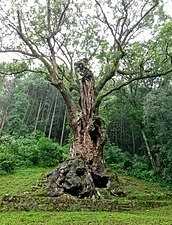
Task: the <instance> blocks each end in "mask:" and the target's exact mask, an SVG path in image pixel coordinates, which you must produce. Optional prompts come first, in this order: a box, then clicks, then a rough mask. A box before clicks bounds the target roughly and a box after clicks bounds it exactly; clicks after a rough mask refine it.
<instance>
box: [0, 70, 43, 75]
mask: <svg viewBox="0 0 172 225" xmlns="http://www.w3.org/2000/svg"><path fill="white" fill-rule="evenodd" d="M25 72H31V73H43V74H47V73H46V72H45V71H42V70H31V69H23V70H20V71H16V72H11V73H6V72H3V71H0V74H4V75H6V76H10V75H16V74H19V73H25Z"/></svg>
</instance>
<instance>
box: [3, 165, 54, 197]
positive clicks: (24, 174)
mask: <svg viewBox="0 0 172 225" xmlns="http://www.w3.org/2000/svg"><path fill="white" fill-rule="evenodd" d="M51 169H52V168H37V167H35V168H34V167H33V168H28V169H21V170H18V171H16V173H14V174H10V175H5V176H0V195H3V194H15V195H18V194H21V193H23V192H27V191H29V190H30V189H31V186H33V185H34V184H35V182H36V181H37V180H38V178H39V177H40V176H41V175H42V174H43V173H46V172H48V171H50V170H51Z"/></svg>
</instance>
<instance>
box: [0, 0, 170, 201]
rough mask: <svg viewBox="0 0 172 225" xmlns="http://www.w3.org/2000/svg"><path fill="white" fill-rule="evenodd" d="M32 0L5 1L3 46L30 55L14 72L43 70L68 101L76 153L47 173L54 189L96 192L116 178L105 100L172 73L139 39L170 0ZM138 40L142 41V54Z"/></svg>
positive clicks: (49, 191) (57, 191)
mask: <svg viewBox="0 0 172 225" xmlns="http://www.w3.org/2000/svg"><path fill="white" fill-rule="evenodd" d="M28 2H30V1H28ZM28 2H27V1H25V2H24V3H23V2H22V0H21V1H20V0H18V1H11V5H7V6H6V5H5V3H4V2H3V1H2V3H1V8H0V10H1V14H2V15H1V30H2V33H1V37H0V39H1V49H0V52H1V53H2V54H4V53H8V54H11V57H14V59H15V61H19V60H21V59H22V61H25V62H26V63H25V64H23V68H22V69H21V70H20V71H18V68H16V69H15V71H14V72H13V73H14V74H15V73H22V72H25V71H28V73H29V72H32V73H35V75H36V74H37V72H39V73H42V74H43V75H44V76H45V78H46V79H47V80H48V81H49V82H50V83H51V84H52V85H53V86H54V87H56V88H57V89H58V90H59V91H60V93H61V95H62V96H63V99H64V101H65V103H66V107H67V111H68V120H69V123H70V128H71V133H72V142H73V144H72V146H71V151H70V156H69V159H68V160H67V161H66V162H64V164H62V166H61V167H60V168H56V169H55V170H54V171H52V172H50V173H49V174H48V175H47V179H48V183H47V194H48V195H50V196H58V195H60V194H63V193H65V192H67V193H70V194H73V195H78V196H80V197H85V196H90V195H92V194H93V192H94V189H95V187H106V184H107V182H108V177H107V176H106V173H105V167H104V160H103V151H102V150H103V145H104V143H105V141H106V129H105V124H104V122H103V120H102V119H101V118H100V117H99V107H100V104H101V102H102V100H103V99H104V98H105V97H106V96H108V95H109V94H111V93H112V92H114V91H116V90H119V89H121V88H122V87H124V86H126V85H127V84H129V83H131V82H134V81H135V80H139V79H145V78H150V77H157V76H162V75H165V74H169V73H170V72H171V68H170V67H169V66H168V67H167V68H166V71H164V70H162V71H161V70H158V69H157V67H154V66H153V60H155V59H153V58H150V54H151V53H150V54H149V52H151V51H153V50H150V46H149V44H147V46H146V47H145V45H143V46H142V44H140V45H139V41H138V40H136V41H135V42H134V41H133V40H134V38H136V37H137V36H138V35H139V34H140V33H141V32H143V31H144V29H147V28H151V26H152V27H153V24H154V20H155V19H157V18H155V15H154V12H156V15H158V16H159V14H158V12H159V13H160V12H161V9H162V6H161V5H159V1H158V0H152V1H135V0H129V1H124V0H121V1H118V3H117V4H115V3H113V1H112V2H111V1H106V0H105V1H97V0H95V1H89V0H87V1H82V2H80V1H77V0H76V1H71V0H61V1H58V0H57V1H51V0H47V1H46V3H44V2H43V1H40V2H39V1H32V2H30V3H28ZM114 2H115V1H114ZM161 16H162V15H161ZM137 45H139V46H142V52H141V54H140V55H141V56H140V57H141V59H140V60H137V59H136V58H135V51H137ZM152 49H153V48H152ZM166 50H167V52H168V48H166ZM166 56H167V60H170V57H168V55H166ZM132 60H133V61H132ZM151 60H152V61H151ZM162 61H163V59H162V60H160V61H159V63H160V64H161V63H162ZM34 62H36V63H34ZM38 65H39V69H37V67H38ZM150 65H151V67H150ZM148 67H149V68H148ZM40 68H41V69H40ZM1 72H2V71H1Z"/></svg>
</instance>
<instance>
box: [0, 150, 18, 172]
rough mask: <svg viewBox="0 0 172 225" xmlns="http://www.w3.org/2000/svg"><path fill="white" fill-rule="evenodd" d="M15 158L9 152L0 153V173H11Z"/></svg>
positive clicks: (13, 168) (14, 166)
mask: <svg viewBox="0 0 172 225" xmlns="http://www.w3.org/2000/svg"><path fill="white" fill-rule="evenodd" d="M16 160H17V158H16V157H15V156H14V155H11V154H9V153H0V174H1V175H4V174H9V173H13V172H14V170H15V168H16Z"/></svg>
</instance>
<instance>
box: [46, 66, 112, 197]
mask: <svg viewBox="0 0 172 225" xmlns="http://www.w3.org/2000/svg"><path fill="white" fill-rule="evenodd" d="M79 69H80V71H79V72H80V75H81V76H82V81H81V84H80V100H79V107H76V109H75V110H74V109H72V112H71V111H70V108H68V115H69V121H70V124H71V131H72V135H73V145H72V146H71V152H70V157H69V159H68V160H66V161H65V162H64V163H63V164H62V165H61V167H58V168H56V169H55V170H53V171H51V172H50V173H48V174H47V190H46V191H47V195H49V196H59V195H61V194H63V193H69V194H72V195H76V196H79V197H90V196H92V195H93V194H94V193H95V187H99V188H103V187H106V185H107V182H108V177H107V176H106V173H105V167H104V160H103V146H104V143H105V140H106V129H105V126H104V122H103V120H102V119H101V118H100V117H99V116H98V115H97V113H96V112H97V110H96V109H95V93H94V78H93V74H92V72H91V71H90V70H89V69H87V68H86V67H84V65H83V64H80V65H79ZM73 115H75V116H73Z"/></svg>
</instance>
